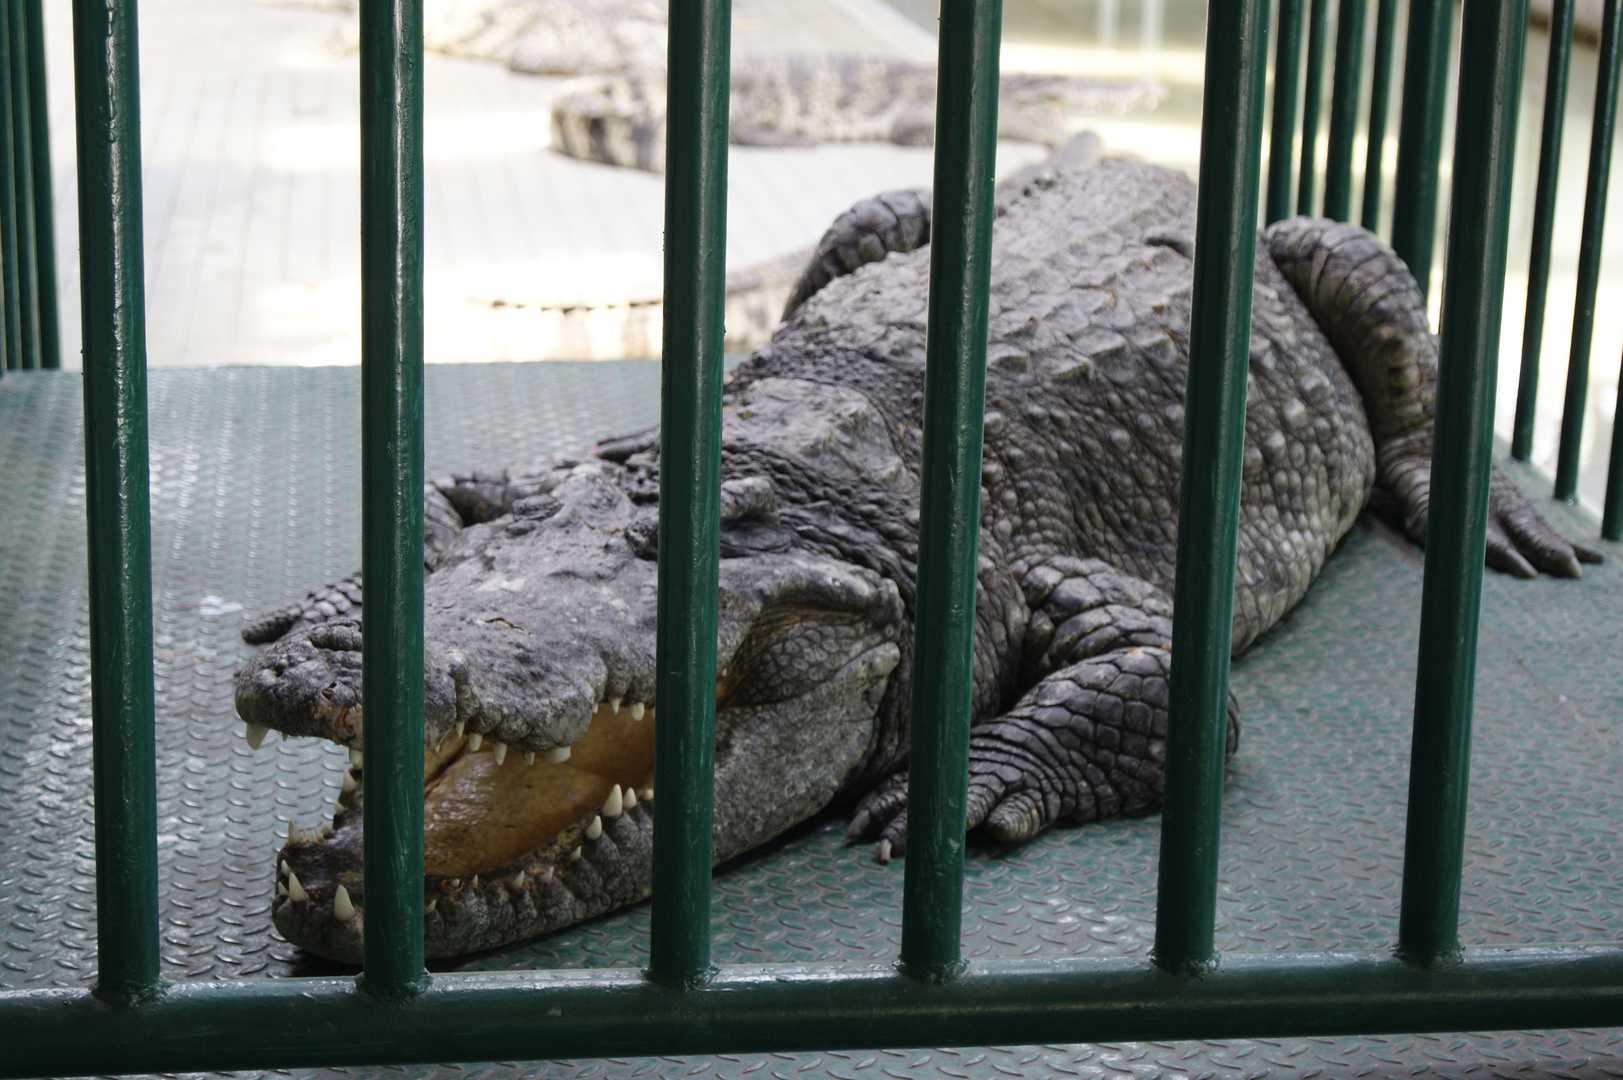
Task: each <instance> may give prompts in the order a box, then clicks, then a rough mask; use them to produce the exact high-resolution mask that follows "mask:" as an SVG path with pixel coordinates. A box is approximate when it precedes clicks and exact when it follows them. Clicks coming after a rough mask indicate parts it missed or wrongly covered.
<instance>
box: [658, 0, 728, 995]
mask: <svg viewBox="0 0 1623 1080" xmlns="http://www.w3.org/2000/svg"><path fill="white" fill-rule="evenodd" d="M670 18H671V21H670V62H669V69H670V89H669V99H668V100H669V107H668V109H667V112H666V116H667V120H666V128H665V136H666V147H667V149H666V157H665V162H666V165H665V313H666V314H665V340H664V367H663V369H662V385H661V397H660V422H661V428H660V448H659V470H660V471H659V485H660V486H659V494H660V501H659V620H658V627H657V630H656V635H657V641H656V644H655V650H656V655H655V667H656V675H655V688H654V694H655V699H656V701H657V702H658V705H659V723H658V724H657V725H655V728H654V740H655V753H654V787H655V788H656V789H657V790H658V792H659V812H658V813H657V814H655V815H654V881H655V882H657V883H658V884H657V885H656V886H655V888H654V897H653V910H652V912H651V923H652V925H651V927H650V938H651V940H650V942H649V944H650V950H649V965H648V974H649V977H650V978H652V979H653V980H654V981H656V982H660V983H665V984H668V985H672V986H679V987H680V986H693V985H696V984H698V983H701V982H703V981H704V980H705V979H707V978H709V976H710V973H711V971H712V967H711V963H710V871H711V862H712V837H711V830H712V827H713V826H712V814H713V809H714V799H715V791H714V787H715V754H716V749H715V730H716V593H717V588H718V578H719V574H720V561H721V548H720V527H721V524H720V523H721V344H722V333H723V327H722V317H723V310H724V305H725V293H724V290H725V287H726V285H725V282H726V256H727V97H728V79H729V77H730V76H729V71H730V66H729V62H728V50H729V48H730V43H731V39H732V26H731V20H732V5H731V3H730V2H729V0H676V2H675V3H672V4H671V17H670Z"/></svg>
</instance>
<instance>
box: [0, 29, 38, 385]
mask: <svg viewBox="0 0 1623 1080" xmlns="http://www.w3.org/2000/svg"><path fill="white" fill-rule="evenodd" d="M4 17H5V19H6V22H7V28H8V30H9V35H8V36H9V38H10V42H9V44H10V61H11V62H10V64H9V65H8V68H7V70H8V74H9V75H10V77H11V154H12V157H11V164H12V169H13V178H12V183H13V193H14V197H15V201H14V203H13V208H14V210H15V211H16V214H17V224H16V229H17V300H18V305H19V309H18V315H19V323H20V330H21V332H22V333H21V336H22V350H23V351H22V363H21V366H22V367H23V368H24V369H25V370H29V371H32V370H35V369H37V368H38V367H39V366H40V363H39V355H40V354H39V266H38V264H37V263H36V261H35V256H36V254H37V250H38V244H37V243H36V241H35V236H34V222H35V218H34V131H33V124H32V117H33V110H32V109H31V108H30V107H29V104H28V102H29V90H30V89H31V88H30V87H29V80H28V28H27V25H26V20H25V18H24V16H23V5H22V3H21V2H20V0H7V2H6V4H5V11H4Z"/></svg>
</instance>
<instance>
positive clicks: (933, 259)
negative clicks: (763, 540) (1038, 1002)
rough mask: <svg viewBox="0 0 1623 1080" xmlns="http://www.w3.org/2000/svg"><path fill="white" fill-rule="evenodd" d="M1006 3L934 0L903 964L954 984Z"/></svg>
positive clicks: (958, 965) (924, 975) (959, 922)
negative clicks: (936, 48) (936, 28)
mask: <svg viewBox="0 0 1623 1080" xmlns="http://www.w3.org/2000/svg"><path fill="white" fill-rule="evenodd" d="M1002 22H1003V3H1002V0H942V4H941V34H940V41H941V46H940V49H941V53H940V78H939V80H938V86H939V90H938V92H937V97H936V150H935V193H934V210H933V214H932V221H931V226H930V296H929V308H928V311H929V316H928V317H929V324H928V329H927V331H926V335H925V337H926V341H925V369H924V442H923V461H924V466H923V472H922V475H921V477H920V480H919V577H918V607H917V612H916V615H915V619H914V626H915V631H914V633H915V637H914V651H913V655H914V676H913V712H912V727H911V736H910V738H911V743H910V745H911V758H910V761H911V767H910V769H909V772H908V783H907V802H908V824H907V844H908V847H907V868H906V873H905V881H904V891H903V896H902V964H903V967H904V968H905V970H906V971H907V972H908V973H909V974H911V975H913V976H914V977H916V978H920V979H925V980H930V979H942V978H948V977H951V976H953V975H955V974H956V973H957V972H958V970H959V969H960V968H961V967H962V966H963V957H962V950H961V948H960V944H959V938H960V932H961V929H962V908H963V893H964V816H965V802H966V800H967V794H968V775H969V722H970V701H971V696H972V692H973V681H974V666H975V665H974V660H975V656H974V650H975V583H976V578H975V565H976V555H977V549H978V541H979V531H980V495H981V428H982V422H983V420H984V418H985V413H986V333H987V307H988V301H987V294H988V290H989V289H990V287H991V279H992V190H993V186H994V183H995V179H994V176H993V167H994V165H995V159H996V154H997V95H998V40H999V33H1000V30H1001V27H1002Z"/></svg>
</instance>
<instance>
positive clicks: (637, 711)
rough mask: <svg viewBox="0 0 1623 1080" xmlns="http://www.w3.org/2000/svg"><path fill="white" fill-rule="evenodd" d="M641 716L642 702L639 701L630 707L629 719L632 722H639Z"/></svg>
mask: <svg viewBox="0 0 1623 1080" xmlns="http://www.w3.org/2000/svg"><path fill="white" fill-rule="evenodd" d="M642 714H643V705H642V702H640V701H639V702H637V703H636V704H635V705H633V706H631V719H633V720H641V719H642Z"/></svg>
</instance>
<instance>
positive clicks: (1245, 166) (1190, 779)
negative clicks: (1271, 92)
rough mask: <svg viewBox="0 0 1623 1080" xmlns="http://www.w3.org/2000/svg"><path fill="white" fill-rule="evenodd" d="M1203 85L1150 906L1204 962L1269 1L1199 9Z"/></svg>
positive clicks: (1207, 962)
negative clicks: (1203, 22) (1162, 775)
mask: <svg viewBox="0 0 1623 1080" xmlns="http://www.w3.org/2000/svg"><path fill="white" fill-rule="evenodd" d="M1207 27H1208V29H1207V33H1206V94H1205V103H1204V106H1203V108H1202V112H1201V144H1200V145H1201V150H1200V194H1199V200H1200V201H1199V207H1198V210H1197V215H1198V216H1197V218H1196V225H1195V281H1194V297H1193V301H1192V307H1191V313H1190V321H1189V341H1190V348H1189V385H1188V390H1187V393H1186V394H1185V402H1186V409H1187V412H1186V413H1185V416H1184V428H1183V460H1184V462H1185V468H1184V472H1183V480H1182V485H1181V488H1180V491H1179V500H1178V563H1177V577H1176V582H1175V585H1174V591H1173V609H1174V610H1175V611H1176V612H1177V618H1176V619H1175V620H1174V621H1173V626H1172V678H1171V691H1170V695H1171V700H1170V704H1169V706H1168V719H1167V762H1166V781H1165V793H1166V794H1165V804H1164V809H1163V810H1162V814H1161V865H1160V880H1159V885H1158V888H1157V897H1158V899H1157V903H1156V912H1155V962H1156V963H1157V964H1159V965H1161V966H1162V967H1163V968H1166V969H1167V970H1169V971H1174V972H1185V973H1188V972H1197V971H1201V970H1204V969H1205V968H1207V967H1210V966H1211V965H1212V964H1213V963H1215V962H1216V951H1215V949H1214V947H1213V944H1212V929H1213V925H1214V921H1215V919H1216V911H1217V849H1218V827H1219V819H1220V817H1221V801H1222V794H1223V749H1224V742H1225V739H1226V734H1227V725H1228V695H1229V653H1230V646H1231V638H1232V629H1233V622H1234V558H1235V547H1236V535H1237V531H1238V528H1239V514H1240V469H1241V451H1242V450H1243V449H1244V445H1245V383H1246V373H1247V368H1248V364H1249V358H1250V344H1251V288H1252V274H1253V271H1254V265H1255V261H1256V239H1255V238H1256V232H1257V182H1258V172H1259V169H1260V164H1259V160H1258V159H1259V157H1260V155H1261V149H1262V98H1263V85H1264V80H1263V75H1264V70H1265V68H1266V67H1267V60H1266V49H1267V37H1268V9H1267V5H1266V3H1265V2H1263V0H1213V2H1212V3H1211V4H1210V5H1209V7H1208V8H1207Z"/></svg>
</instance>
